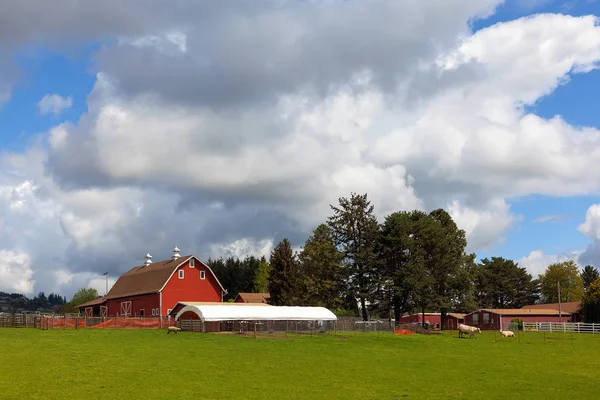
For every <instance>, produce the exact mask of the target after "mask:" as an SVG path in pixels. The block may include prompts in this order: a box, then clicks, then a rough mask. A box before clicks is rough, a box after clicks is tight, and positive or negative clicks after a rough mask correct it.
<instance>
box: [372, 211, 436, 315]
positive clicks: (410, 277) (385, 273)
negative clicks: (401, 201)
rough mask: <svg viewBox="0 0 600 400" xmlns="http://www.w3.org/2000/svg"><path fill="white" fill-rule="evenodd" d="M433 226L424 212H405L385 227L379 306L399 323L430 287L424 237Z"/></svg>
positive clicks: (395, 214) (397, 213)
mask: <svg viewBox="0 0 600 400" xmlns="http://www.w3.org/2000/svg"><path fill="white" fill-rule="evenodd" d="M430 222H431V221H430V219H429V216H428V215H427V214H425V213H424V212H421V211H412V212H405V211H402V212H396V213H393V214H391V215H389V216H387V217H386V219H385V222H384V223H383V226H382V232H381V241H380V243H381V247H380V251H379V255H380V257H381V263H380V268H379V271H380V275H379V278H380V294H381V295H382V298H380V303H381V304H382V306H383V307H385V308H388V309H391V310H393V312H394V318H395V319H396V321H399V320H400V317H401V316H402V314H404V312H406V311H408V310H409V309H412V308H414V307H415V306H417V304H418V303H420V300H421V298H420V295H422V294H424V290H425V288H426V286H428V285H429V281H428V279H429V275H428V274H427V270H426V268H425V253H424V251H425V249H424V246H423V234H424V229H425V227H426V225H427V223H430ZM423 298H424V297H423Z"/></svg>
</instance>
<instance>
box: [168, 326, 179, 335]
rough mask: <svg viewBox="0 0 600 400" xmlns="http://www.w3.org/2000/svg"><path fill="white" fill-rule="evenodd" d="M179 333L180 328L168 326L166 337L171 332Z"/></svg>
mask: <svg viewBox="0 0 600 400" xmlns="http://www.w3.org/2000/svg"><path fill="white" fill-rule="evenodd" d="M180 331H181V328H178V327H176V326H169V327H168V328H167V335H168V334H169V333H171V332H173V333H174V334H177V332H180Z"/></svg>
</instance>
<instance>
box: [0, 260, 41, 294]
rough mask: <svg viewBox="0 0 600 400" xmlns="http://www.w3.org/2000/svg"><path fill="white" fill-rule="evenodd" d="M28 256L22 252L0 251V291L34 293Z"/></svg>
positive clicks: (33, 282)
mask: <svg viewBox="0 0 600 400" xmlns="http://www.w3.org/2000/svg"><path fill="white" fill-rule="evenodd" d="M32 277H33V271H32V269H31V264H30V258H29V255H27V254H26V253H22V252H16V251H12V250H2V249H0V291H5V292H11V293H12V292H15V293H23V294H26V295H32V294H33V293H34V285H35V281H33V280H32Z"/></svg>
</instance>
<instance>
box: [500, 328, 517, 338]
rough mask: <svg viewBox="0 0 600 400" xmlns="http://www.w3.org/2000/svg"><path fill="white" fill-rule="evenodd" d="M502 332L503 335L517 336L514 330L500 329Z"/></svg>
mask: <svg viewBox="0 0 600 400" xmlns="http://www.w3.org/2000/svg"><path fill="white" fill-rule="evenodd" d="M500 334H501V335H502V337H515V333H514V332H513V331H503V330H502V329H500Z"/></svg>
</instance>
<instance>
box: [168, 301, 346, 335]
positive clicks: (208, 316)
mask: <svg viewBox="0 0 600 400" xmlns="http://www.w3.org/2000/svg"><path fill="white" fill-rule="evenodd" d="M175 320H176V321H179V322H180V324H181V327H182V329H185V328H186V325H185V324H184V322H185V321H189V322H190V324H191V325H190V326H192V327H193V326H194V325H193V324H194V323H195V324H196V326H201V330H202V331H203V332H221V331H232V330H237V329H238V328H239V327H240V325H244V324H246V325H247V326H248V327H249V328H250V329H255V327H256V325H259V326H260V327H259V328H256V329H260V330H262V329H264V328H265V327H266V328H267V329H268V330H275V329H276V327H277V326H279V327H282V326H285V327H286V330H287V329H288V327H289V323H292V325H293V326H294V327H297V326H300V325H302V324H301V323H306V324H304V325H302V326H312V328H314V327H315V324H316V323H319V324H320V326H323V322H330V321H336V320H337V317H336V316H335V314H334V313H332V312H331V311H329V310H328V309H326V308H324V307H298V306H271V305H268V304H263V303H254V304H244V303H222V304H206V303H204V304H188V305H185V306H184V307H182V308H181V309H180V310H179V311H178V312H177V314H176V315H175ZM195 321H197V322H195ZM282 323H283V324H282ZM312 328H311V329H312ZM239 329H242V328H239ZM194 330H195V329H194Z"/></svg>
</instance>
